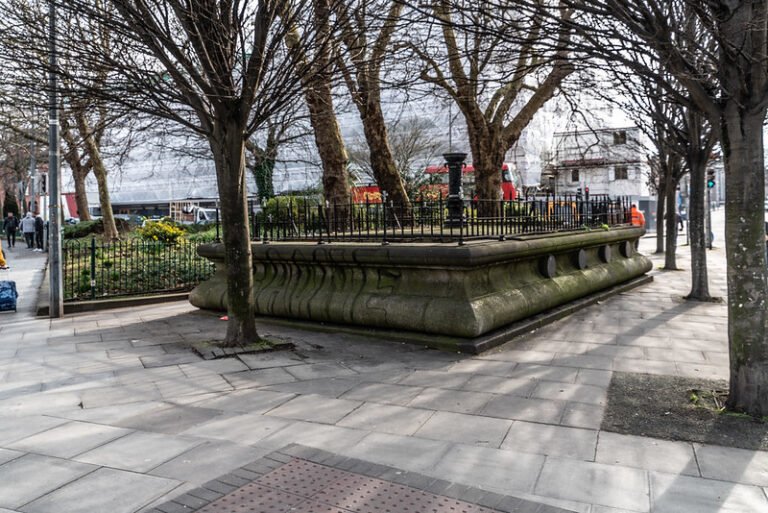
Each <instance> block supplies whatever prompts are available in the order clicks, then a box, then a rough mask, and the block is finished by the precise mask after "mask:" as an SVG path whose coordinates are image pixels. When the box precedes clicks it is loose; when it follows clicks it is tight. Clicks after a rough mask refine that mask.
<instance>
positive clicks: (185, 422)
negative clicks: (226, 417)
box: [113, 404, 221, 434]
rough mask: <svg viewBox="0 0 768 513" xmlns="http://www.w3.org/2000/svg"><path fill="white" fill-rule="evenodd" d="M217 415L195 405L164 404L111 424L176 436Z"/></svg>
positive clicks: (210, 410)
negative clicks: (161, 406)
mask: <svg viewBox="0 0 768 513" xmlns="http://www.w3.org/2000/svg"><path fill="white" fill-rule="evenodd" d="M219 415H221V411H220V410H217V409H213V408H201V407H198V406H197V405H194V406H186V405H175V404H164V407H163V408H157V409H152V410H149V411H146V412H143V413H142V414H140V415H134V416H132V417H128V418H122V419H116V420H114V421H113V424H114V425H116V426H122V427H126V428H133V429H141V430H143V431H153V432H156V433H166V434H178V433H181V432H182V431H184V430H185V429H189V428H190V427H193V426H197V425H200V424H202V423H204V422H208V421H210V420H213V419H215V418H216V417H218V416H219Z"/></svg>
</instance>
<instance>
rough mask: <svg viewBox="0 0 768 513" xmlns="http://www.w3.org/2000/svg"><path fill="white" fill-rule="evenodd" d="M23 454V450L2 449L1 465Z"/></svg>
mask: <svg viewBox="0 0 768 513" xmlns="http://www.w3.org/2000/svg"><path fill="white" fill-rule="evenodd" d="M21 456H24V453H23V452H19V451H12V450H10V449H0V465H2V464H3V463H7V462H9V461H11V460H15V459H16V458H20V457H21Z"/></svg>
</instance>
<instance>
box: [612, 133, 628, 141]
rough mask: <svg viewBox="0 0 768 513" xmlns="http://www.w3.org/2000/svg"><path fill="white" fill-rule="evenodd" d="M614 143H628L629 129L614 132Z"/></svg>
mask: <svg viewBox="0 0 768 513" xmlns="http://www.w3.org/2000/svg"><path fill="white" fill-rule="evenodd" d="M613 144H627V131H626V130H620V131H618V132H614V133H613Z"/></svg>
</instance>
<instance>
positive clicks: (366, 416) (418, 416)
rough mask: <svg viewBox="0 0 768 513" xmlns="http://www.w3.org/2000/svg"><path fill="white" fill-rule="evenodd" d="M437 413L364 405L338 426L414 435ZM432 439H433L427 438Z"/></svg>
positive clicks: (390, 406)
mask: <svg viewBox="0 0 768 513" xmlns="http://www.w3.org/2000/svg"><path fill="white" fill-rule="evenodd" d="M434 413H435V412H433V411H431V410H422V409H418V408H406V407H403V406H393V405H388V404H375V403H363V404H362V405H361V406H360V407H359V408H357V409H356V410H354V411H352V412H350V413H349V414H348V415H346V416H345V417H344V418H343V419H341V420H340V421H339V422H338V423H337V425H339V426H343V427H349V428H355V429H362V430H366V431H377V432H382V433H392V434H395V435H412V434H414V433H415V432H416V431H417V430H418V429H419V428H420V427H421V426H423V425H424V423H425V422H427V421H428V420H429V418H430V417H432V415H433V414H434ZM427 438H431V437H427Z"/></svg>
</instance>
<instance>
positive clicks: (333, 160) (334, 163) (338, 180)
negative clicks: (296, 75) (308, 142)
mask: <svg viewBox="0 0 768 513" xmlns="http://www.w3.org/2000/svg"><path fill="white" fill-rule="evenodd" d="M304 96H305V98H306V101H307V106H308V107H309V120H310V123H311V124H312V129H313V132H314V134H315V143H316V144H317V151H318V153H319V154H320V160H321V161H322V164H323V195H324V197H325V200H326V201H327V202H329V203H330V204H332V205H347V204H348V203H349V184H348V180H347V160H348V158H347V151H346V149H345V148H344V140H343V139H342V137H341V129H340V128H339V122H338V120H337V119H336V113H335V112H334V111H333V96H332V92H331V85H330V83H329V82H328V80H327V79H326V78H324V77H322V76H320V77H316V78H315V79H314V80H313V81H312V83H311V84H310V85H308V86H306V87H305V94H304Z"/></svg>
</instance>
